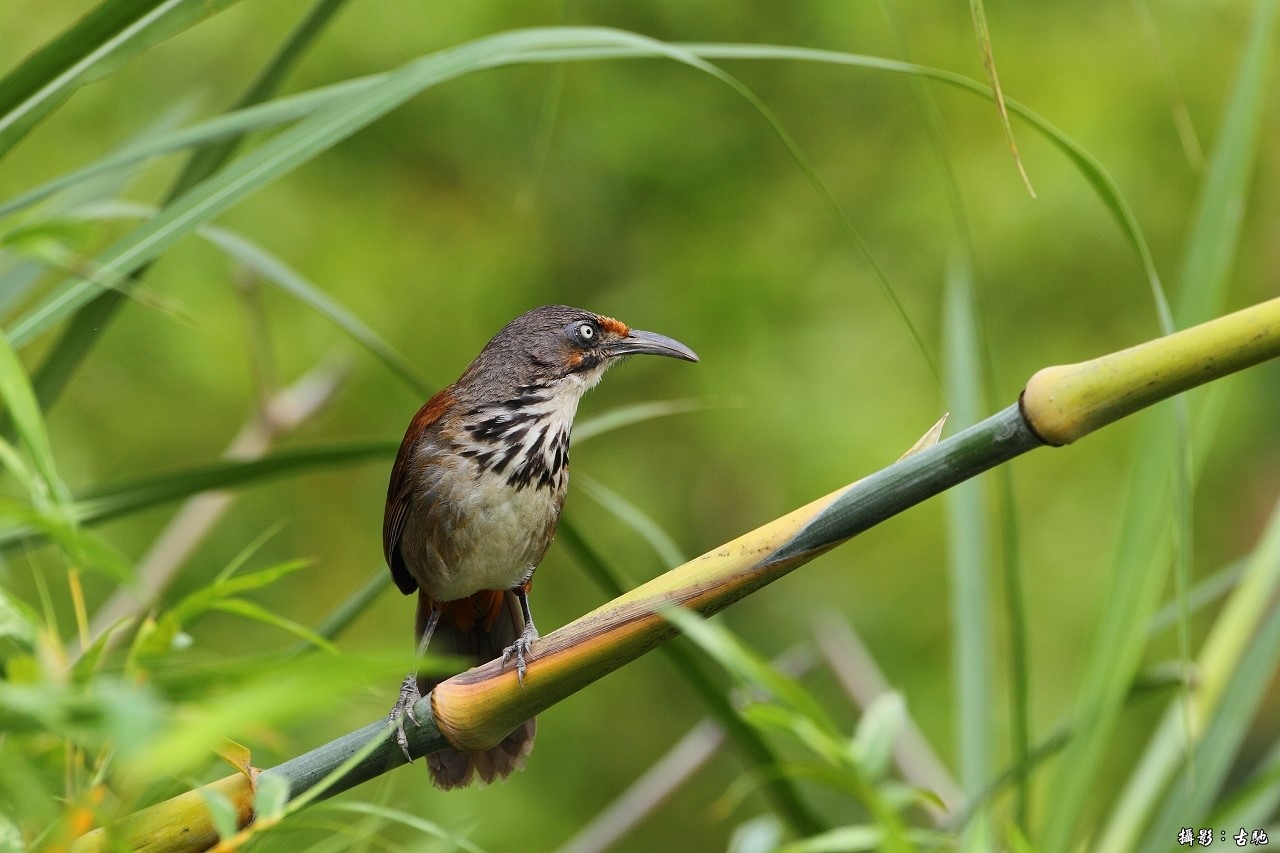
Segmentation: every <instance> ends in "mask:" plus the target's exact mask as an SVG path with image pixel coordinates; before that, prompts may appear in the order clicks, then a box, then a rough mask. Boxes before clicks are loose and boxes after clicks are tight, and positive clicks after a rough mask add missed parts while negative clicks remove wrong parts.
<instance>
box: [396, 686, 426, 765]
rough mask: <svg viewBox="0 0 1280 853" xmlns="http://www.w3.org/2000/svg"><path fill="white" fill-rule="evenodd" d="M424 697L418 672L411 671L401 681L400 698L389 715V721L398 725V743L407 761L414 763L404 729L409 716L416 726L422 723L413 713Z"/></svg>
mask: <svg viewBox="0 0 1280 853" xmlns="http://www.w3.org/2000/svg"><path fill="white" fill-rule="evenodd" d="M421 698H422V692H421V691H420V690H418V675H417V673H413V672H411V673H409V674H408V675H406V676H405V677H404V681H402V682H401V683H400V698H399V699H396V704H395V706H394V707H392V709H391V713H390V714H388V715H387V722H388V723H392V724H394V725H395V727H396V743H397V744H399V745H400V751H401V752H403V753H404V758H405V761H408V762H409V763H410V764H412V763H413V756H412V755H410V754H409V736H408V735H407V734H405V731H404V721H405V718H406V717H408V718H409V721H410V722H412V723H413V724H414V726H420V725H422V723H421V722H419V720H418V717H417V715H416V714H414V713H413V706H414V705H415V704H417V702H418V700H419V699H421Z"/></svg>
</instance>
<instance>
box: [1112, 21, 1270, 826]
mask: <svg viewBox="0 0 1280 853" xmlns="http://www.w3.org/2000/svg"><path fill="white" fill-rule="evenodd" d="M1275 5H1276V4H1275V2H1274V0H1260V2H1258V3H1257V4H1256V5H1255V7H1254V15H1253V20H1252V22H1251V25H1250V34H1249V41H1248V44H1247V45H1246V46H1245V49H1244V52H1243V54H1242V56H1241V60H1240V67H1239V70H1238V72H1237V75H1236V80H1235V83H1234V84H1233V90H1232V95H1231V97H1230V99H1229V101H1228V104H1227V107H1226V109H1225V111H1224V115H1223V119H1222V124H1221V130H1220V131H1219V138H1218V143H1217V145H1216V146H1215V148H1214V150H1213V154H1212V159H1211V161H1210V164H1209V169H1208V172H1207V173H1206V175H1205V184H1204V189H1203V191H1202V193H1201V198H1200V203H1199V206H1198V208H1197V211H1196V214H1195V217H1194V220H1193V226H1192V230H1191V232H1190V234H1189V236H1188V240H1187V246H1186V253H1185V256H1184V261H1183V270H1182V275H1181V283H1180V287H1179V293H1178V311H1177V315H1178V320H1179V322H1181V323H1184V324H1185V323H1192V322H1196V321H1197V320H1198V319H1201V318H1202V317H1203V316H1204V315H1205V313H1206V312H1211V311H1214V310H1216V309H1217V306H1219V305H1220V304H1221V302H1222V294H1223V291H1224V289H1225V285H1226V282H1227V277H1228V274H1229V271H1230V268H1231V263H1232V260H1233V259H1234V257H1235V253H1236V249H1237V246H1238V244H1239V235H1240V221H1241V219H1242V218H1243V212H1244V210H1245V206H1246V194H1247V191H1248V185H1249V177H1250V175H1251V174H1252V170H1253V167H1254V163H1255V162H1256V160H1257V156H1258V148H1259V134H1260V123H1261V120H1262V116H1263V114H1264V113H1265V107H1266V101H1265V97H1264V95H1265V91H1266V88H1265V87H1266V80H1267V78H1268V75H1269V71H1270V68H1271V66H1272V60H1271V56H1272V48H1271V43H1272V41H1273V37H1274V34H1275V18H1276V16H1275ZM1221 403H1222V400H1221V395H1216V399H1211V404H1213V405H1221ZM1187 490H1188V491H1189V486H1188V487H1187ZM1179 497H1180V498H1181V499H1185V500H1187V501H1188V502H1189V497H1186V496H1183V495H1180V496H1179ZM1183 524H1184V525H1185V524H1186V522H1185V521H1184V522H1183ZM1180 601H1181V602H1182V604H1180V608H1181V613H1182V620H1183V622H1185V619H1186V614H1187V611H1188V609H1189V607H1190V596H1189V593H1188V594H1186V595H1183V596H1181V597H1180ZM1223 665H1224V666H1226V667H1231V666H1232V665H1233V664H1232V662H1229V661H1223ZM1184 728H1185V726H1184ZM1184 744H1185V738H1184V737H1183V734H1182V733H1180V732H1179V731H1177V728H1176V727H1175V726H1174V724H1173V721H1172V720H1170V719H1166V720H1165V722H1164V723H1163V724H1162V725H1161V726H1160V727H1159V728H1158V729H1157V733H1156V735H1155V736H1154V737H1153V738H1152V740H1151V742H1150V744H1149V745H1148V748H1147V751H1146V754H1145V755H1144V756H1143V759H1142V762H1141V764H1140V765H1139V767H1138V769H1137V771H1136V772H1135V773H1133V774H1132V775H1131V776H1130V779H1129V782H1128V784H1127V785H1126V787H1125V790H1124V792H1123V793H1122V795H1121V797H1120V798H1119V799H1118V800H1117V806H1116V808H1115V809H1114V810H1113V811H1112V814H1111V817H1110V820H1109V822H1108V824H1107V827H1106V831H1105V833H1104V835H1103V836H1102V841H1103V847H1102V848H1101V849H1103V850H1114V851H1119V850H1127V849H1131V848H1132V846H1133V843H1134V842H1135V841H1136V839H1137V837H1138V834H1139V833H1140V832H1141V827H1142V824H1143V822H1144V821H1145V820H1146V819H1147V817H1148V816H1149V815H1150V814H1151V811H1152V810H1153V809H1154V808H1155V805H1156V803H1157V801H1158V800H1160V799H1161V797H1162V796H1163V792H1164V790H1165V787H1166V785H1167V784H1168V780H1169V778H1170V776H1171V775H1172V773H1173V772H1174V768H1175V767H1176V766H1177V764H1178V763H1179V762H1180V761H1181V759H1182V758H1183V749H1184Z"/></svg>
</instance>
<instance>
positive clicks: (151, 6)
mask: <svg viewBox="0 0 1280 853" xmlns="http://www.w3.org/2000/svg"><path fill="white" fill-rule="evenodd" d="M235 2H237V0H106V2H103V3H101V4H100V5H99V6H97V7H96V8H95V9H94V10H93V11H92V12H90V13H89V14H88V15H86V16H85V17H84V18H82V19H80V21H78V22H77V23H76V24H74V25H73V26H72V27H71V28H70V29H68V30H67V31H66V32H64V33H63V34H62V35H60V36H59V37H58V38H56V39H54V40H53V41H52V42H50V43H49V44H48V45H46V46H45V47H43V48H41V49H40V50H39V51H37V52H36V53H35V54H34V55H32V56H31V57H29V58H28V59H27V60H26V61H24V62H22V63H20V64H19V65H18V66H17V67H16V68H15V69H14V70H13V72H11V73H10V74H9V75H8V76H7V77H5V78H4V79H3V80H0V157H3V156H4V154H5V153H6V152H8V151H9V149H11V148H12V147H13V146H14V145H16V144H17V143H18V141H19V140H21V139H22V137H23V136H25V135H26V134H27V133H28V132H29V131H30V130H31V129H32V128H33V127H35V125H36V124H38V123H39V122H40V120H41V119H43V118H44V117H45V116H46V115H48V114H49V113H50V112H52V111H53V110H54V109H56V108H57V107H58V106H59V105H61V104H62V102H63V101H65V100H66V99H67V98H68V97H69V96H70V95H71V93H72V92H74V91H75V90H76V89H77V88H79V87H80V86H81V85H83V84H84V83H86V82H88V81H89V80H91V79H93V77H94V75H97V74H101V73H103V72H105V71H106V70H109V69H110V68H113V67H115V66H117V65H119V64H121V63H123V62H125V61H127V60H129V59H131V58H133V57H134V56H136V55H137V54H139V53H141V52H142V51H143V50H146V49H147V48H148V47H150V46H152V45H154V44H157V43H159V42H161V41H164V40H165V39H167V38H169V37H170V36H172V35H174V34H176V33H178V32H181V31H182V30H184V29H186V28H187V27H189V26H191V25H193V24H195V23H197V22H198V21H200V20H203V19H204V18H206V17H208V16H210V15H212V14H215V13H216V12H220V11H222V10H223V9H224V8H226V7H227V6H230V5H232V4H233V3H235Z"/></svg>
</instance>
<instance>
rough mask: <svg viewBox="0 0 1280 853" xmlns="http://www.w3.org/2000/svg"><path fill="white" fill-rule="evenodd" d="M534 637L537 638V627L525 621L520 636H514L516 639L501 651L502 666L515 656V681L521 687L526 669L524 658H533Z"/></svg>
mask: <svg viewBox="0 0 1280 853" xmlns="http://www.w3.org/2000/svg"><path fill="white" fill-rule="evenodd" d="M536 639H538V629H537V628H535V627H533V624H532V623H526V624H525V626H524V630H523V631H522V632H521V633H520V636H519V637H516V641H515V642H514V643H512V644H511V645H509V646H507V647H506V648H505V649H503V651H502V665H503V666H506V665H507V661H508V660H511V659H512V658H515V661H516V681H518V682H519V683H520V686H521V687H524V673H525V670H526V669H528V666H527V665H526V663H525V660H526V659H532V658H533V641H534V640H536Z"/></svg>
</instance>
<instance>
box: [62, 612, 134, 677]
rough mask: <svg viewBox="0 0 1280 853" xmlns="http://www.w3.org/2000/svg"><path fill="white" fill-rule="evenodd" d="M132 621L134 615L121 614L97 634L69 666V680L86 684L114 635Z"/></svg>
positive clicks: (94, 672)
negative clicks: (91, 642)
mask: <svg viewBox="0 0 1280 853" xmlns="http://www.w3.org/2000/svg"><path fill="white" fill-rule="evenodd" d="M133 623H134V617H132V616H123V617H121V618H120V619H117V620H116V621H115V622H113V623H112V624H111V625H109V626H108V627H107V629H106V630H105V631H103V632H102V633H101V634H99V635H98V639H96V640H94V641H93V644H92V645H91V646H89V648H87V649H85V650H84V652H83V653H82V654H81V655H80V657H79V658H78V659H77V660H76V662H75V663H74V664H73V665H72V667H71V680H72V681H73V682H74V683H76V684H82V685H83V684H87V683H88V682H89V680H90V679H91V678H93V676H95V675H96V674H97V672H98V665H99V664H100V663H102V656H103V654H104V653H105V652H106V650H107V646H108V645H111V644H112V641H113V638H114V636H115V635H116V634H117V633H119V632H120V631H122V630H123V629H125V628H127V627H128V626H130V625H132V624H133Z"/></svg>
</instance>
